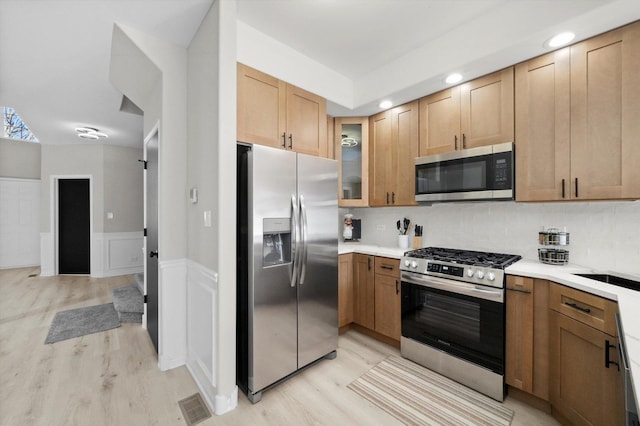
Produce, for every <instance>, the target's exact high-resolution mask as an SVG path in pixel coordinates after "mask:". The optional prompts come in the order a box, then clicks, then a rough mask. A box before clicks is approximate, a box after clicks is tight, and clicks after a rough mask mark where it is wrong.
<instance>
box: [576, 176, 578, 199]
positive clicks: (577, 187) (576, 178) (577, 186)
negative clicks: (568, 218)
mask: <svg viewBox="0 0 640 426" xmlns="http://www.w3.org/2000/svg"><path fill="white" fill-rule="evenodd" d="M576 198H578V178H576Z"/></svg>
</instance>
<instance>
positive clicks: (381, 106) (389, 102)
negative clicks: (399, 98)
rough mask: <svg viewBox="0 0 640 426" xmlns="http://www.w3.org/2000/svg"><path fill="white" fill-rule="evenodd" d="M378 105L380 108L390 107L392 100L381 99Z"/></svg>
mask: <svg viewBox="0 0 640 426" xmlns="http://www.w3.org/2000/svg"><path fill="white" fill-rule="evenodd" d="M378 106H379V107H380V108H382V109H387V108H391V107H392V106H393V102H391V101H382V102H380V104H379V105H378Z"/></svg>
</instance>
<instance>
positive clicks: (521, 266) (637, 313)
mask: <svg viewBox="0 0 640 426" xmlns="http://www.w3.org/2000/svg"><path fill="white" fill-rule="evenodd" d="M505 272H506V273H507V274H510V275H520V276H523V277H529V278H540V279H545V280H549V281H553V282H556V283H558V284H563V285H566V286H567V287H573V288H575V289H578V290H582V291H586V292H588V293H591V294H595V295H598V296H601V297H604V298H607V299H611V300H614V301H616V302H618V310H619V311H620V320H621V322H622V328H623V331H624V341H625V344H626V347H627V357H628V358H629V368H630V369H631V378H632V382H633V389H634V392H635V396H636V405H638V399H640V291H635V290H629V289H627V288H624V287H617V286H614V285H611V284H606V283H602V282H600V281H595V280H592V279H589V278H584V277H579V276H577V275H573V273H596V274H601V273H602V274H611V275H617V276H620V277H623V278H628V279H631V280H635V281H640V277H638V276H632V275H628V274H619V273H615V272H610V271H596V270H593V269H591V268H588V267H585V266H580V265H572V264H568V265H563V266H555V265H545V264H543V263H540V262H538V261H532V260H520V261H518V262H516V263H514V264H513V265H511V266H509V267H508V268H506V269H505ZM638 406H640V405H638Z"/></svg>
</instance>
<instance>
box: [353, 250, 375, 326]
mask: <svg viewBox="0 0 640 426" xmlns="http://www.w3.org/2000/svg"><path fill="white" fill-rule="evenodd" d="M374 260H375V257H374V256H369V255H366V254H354V255H353V293H354V305H353V322H354V323H356V324H360V325H361V326H363V327H366V328H369V329H371V330H373V329H374V327H375V317H374V309H375V270H374Z"/></svg>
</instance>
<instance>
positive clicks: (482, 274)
mask: <svg viewBox="0 0 640 426" xmlns="http://www.w3.org/2000/svg"><path fill="white" fill-rule="evenodd" d="M476 277H478V278H480V279H483V278H484V272H482V271H478V272H476Z"/></svg>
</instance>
